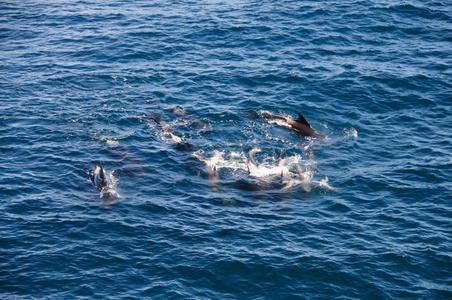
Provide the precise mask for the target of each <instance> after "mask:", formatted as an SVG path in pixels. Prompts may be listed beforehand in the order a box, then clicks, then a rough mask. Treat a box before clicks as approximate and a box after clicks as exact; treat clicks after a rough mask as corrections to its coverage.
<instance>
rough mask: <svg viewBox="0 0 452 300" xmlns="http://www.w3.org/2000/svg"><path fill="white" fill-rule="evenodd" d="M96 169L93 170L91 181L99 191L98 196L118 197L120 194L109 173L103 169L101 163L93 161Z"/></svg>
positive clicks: (106, 197)
mask: <svg viewBox="0 0 452 300" xmlns="http://www.w3.org/2000/svg"><path fill="white" fill-rule="evenodd" d="M93 163H94V165H96V169H95V170H94V172H93V177H92V181H93V184H94V186H95V187H96V188H97V189H98V190H99V191H100V198H105V199H119V198H121V196H120V195H119V193H118V191H117V190H116V184H115V182H114V180H113V178H112V177H111V175H110V174H109V173H108V172H107V171H106V170H105V169H104V167H103V166H102V163H100V162H93Z"/></svg>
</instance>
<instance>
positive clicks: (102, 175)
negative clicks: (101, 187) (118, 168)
mask: <svg viewBox="0 0 452 300" xmlns="http://www.w3.org/2000/svg"><path fill="white" fill-rule="evenodd" d="M99 167H100V172H99V177H100V179H102V180H105V173H104V167H103V166H102V163H101V162H99Z"/></svg>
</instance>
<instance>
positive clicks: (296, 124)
mask: <svg viewBox="0 0 452 300" xmlns="http://www.w3.org/2000/svg"><path fill="white" fill-rule="evenodd" d="M260 117H261V118H263V119H270V120H282V121H284V122H286V123H287V125H289V126H290V128H291V129H293V130H294V131H295V132H296V133H298V134H299V135H301V136H312V137H316V138H324V137H325V135H324V134H323V133H321V132H319V131H317V130H315V129H314V128H312V126H311V124H309V122H308V120H306V118H305V117H304V116H303V115H302V114H301V113H298V119H297V120H294V119H292V118H286V117H281V116H276V115H261V116H260Z"/></svg>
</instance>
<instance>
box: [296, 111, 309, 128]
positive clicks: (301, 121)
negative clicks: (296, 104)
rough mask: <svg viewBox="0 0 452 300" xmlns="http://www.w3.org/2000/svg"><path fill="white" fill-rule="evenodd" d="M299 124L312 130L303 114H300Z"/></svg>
mask: <svg viewBox="0 0 452 300" xmlns="http://www.w3.org/2000/svg"><path fill="white" fill-rule="evenodd" d="M297 122H298V123H301V124H304V125H306V126H309V127H311V128H312V126H311V124H309V122H308V120H306V118H305V117H304V116H303V115H302V114H301V113H298V120H297Z"/></svg>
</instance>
